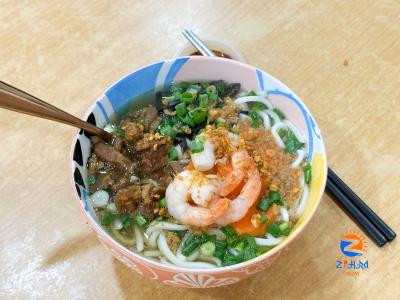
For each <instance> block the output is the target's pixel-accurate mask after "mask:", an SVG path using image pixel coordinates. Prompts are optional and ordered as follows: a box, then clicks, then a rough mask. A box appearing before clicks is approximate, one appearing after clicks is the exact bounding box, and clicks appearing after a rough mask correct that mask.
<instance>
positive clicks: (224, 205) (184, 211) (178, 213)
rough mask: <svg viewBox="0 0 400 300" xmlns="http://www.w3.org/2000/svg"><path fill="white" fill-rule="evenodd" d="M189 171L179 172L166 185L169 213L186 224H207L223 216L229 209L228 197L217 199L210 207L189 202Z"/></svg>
mask: <svg viewBox="0 0 400 300" xmlns="http://www.w3.org/2000/svg"><path fill="white" fill-rule="evenodd" d="M192 181H193V178H192V174H191V171H187V170H186V171H183V172H181V173H179V174H178V175H177V176H176V177H175V179H174V180H173V181H172V182H171V183H170V184H169V185H168V188H167V191H166V192H165V199H166V201H167V207H168V212H169V214H170V215H171V216H172V217H174V218H175V219H177V220H178V221H180V222H182V223H183V224H187V225H195V226H208V225H211V224H213V223H215V221H216V220H217V219H218V218H220V217H221V216H223V215H224V214H225V213H226V212H227V211H228V209H229V202H230V201H229V199H219V200H218V201H217V202H216V203H215V204H214V205H212V206H211V207H210V208H206V207H200V206H193V205H190V204H189V202H188V201H189V199H190V196H191V195H190V184H191V182H192Z"/></svg>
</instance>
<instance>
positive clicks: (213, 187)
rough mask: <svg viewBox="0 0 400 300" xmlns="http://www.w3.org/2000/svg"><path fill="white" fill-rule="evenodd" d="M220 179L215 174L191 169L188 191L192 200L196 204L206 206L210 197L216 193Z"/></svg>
mask: <svg viewBox="0 0 400 300" xmlns="http://www.w3.org/2000/svg"><path fill="white" fill-rule="evenodd" d="M219 184H220V180H219V178H218V177H217V176H215V177H210V175H208V176H207V175H205V174H204V173H201V172H198V171H191V173H190V177H189V191H190V195H191V196H192V200H193V202H194V203H196V204H197V205H200V206H203V207H208V205H209V203H210V201H211V199H213V198H214V197H215V195H216V194H217V187H218V185H219Z"/></svg>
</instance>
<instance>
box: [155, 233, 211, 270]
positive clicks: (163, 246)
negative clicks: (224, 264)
mask: <svg viewBox="0 0 400 300" xmlns="http://www.w3.org/2000/svg"><path fill="white" fill-rule="evenodd" d="M157 244H158V249H159V250H160V251H161V253H162V254H163V255H164V256H165V257H166V258H167V259H168V260H169V261H170V262H172V263H173V264H175V265H177V266H179V267H185V268H198V269H209V268H215V267H216V266H215V265H213V264H209V263H204V262H185V261H181V260H180V259H178V258H177V257H176V256H175V255H174V254H173V253H172V251H171V249H169V247H168V244H167V239H166V238H165V233H164V232H161V234H160V236H159V237H158V241H157Z"/></svg>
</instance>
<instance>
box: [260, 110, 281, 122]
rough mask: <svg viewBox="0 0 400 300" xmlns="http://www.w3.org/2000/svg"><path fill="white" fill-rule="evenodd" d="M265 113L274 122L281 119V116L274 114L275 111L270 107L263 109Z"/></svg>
mask: <svg viewBox="0 0 400 300" xmlns="http://www.w3.org/2000/svg"><path fill="white" fill-rule="evenodd" d="M264 111H265V112H266V113H267V114H269V115H270V116H271V118H272V120H274V123H275V124H276V123H279V122H280V121H281V118H279V116H278V115H277V114H276V112H274V111H273V110H272V109H266V110H264Z"/></svg>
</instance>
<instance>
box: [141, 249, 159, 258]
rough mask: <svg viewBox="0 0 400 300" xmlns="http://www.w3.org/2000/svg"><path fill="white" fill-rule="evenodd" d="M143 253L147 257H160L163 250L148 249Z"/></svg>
mask: <svg viewBox="0 0 400 300" xmlns="http://www.w3.org/2000/svg"><path fill="white" fill-rule="evenodd" d="M143 255H144V256H146V257H160V256H161V252H160V251H158V250H147V251H144V252H143Z"/></svg>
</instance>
